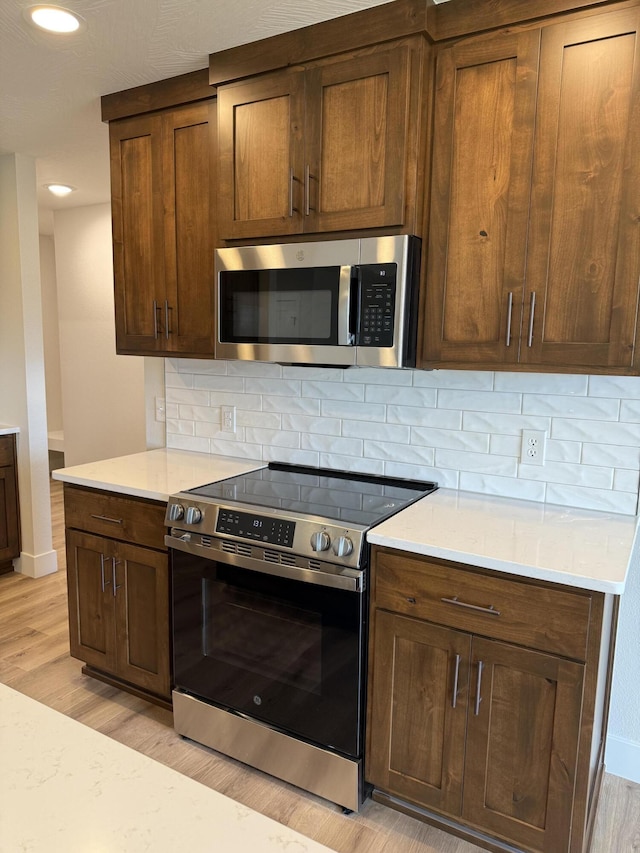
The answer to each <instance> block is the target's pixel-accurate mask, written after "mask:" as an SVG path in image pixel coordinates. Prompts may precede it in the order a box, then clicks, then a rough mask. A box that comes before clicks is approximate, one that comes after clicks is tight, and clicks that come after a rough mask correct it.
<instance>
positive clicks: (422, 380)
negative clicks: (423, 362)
mask: <svg viewBox="0 0 640 853" xmlns="http://www.w3.org/2000/svg"><path fill="white" fill-rule="evenodd" d="M413 384H414V387H416V388H459V389H466V390H468V391H491V390H493V373H490V372H487V371H483V370H414V371H413Z"/></svg>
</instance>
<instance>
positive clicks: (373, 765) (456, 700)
mask: <svg viewBox="0 0 640 853" xmlns="http://www.w3.org/2000/svg"><path fill="white" fill-rule="evenodd" d="M470 646H471V638H470V636H469V635H468V634H464V633H462V632H459V631H454V630H452V629H450V628H441V627H439V626H437V625H432V624H430V623H428V622H420V621H418V620H415V619H409V618H407V617H404V616H397V615H395V614H392V613H387V612H385V611H382V610H378V611H376V623H375V641H374V650H373V661H374V664H373V672H372V676H371V680H370V691H371V693H370V698H369V702H370V709H371V714H370V723H371V725H370V732H369V750H368V757H367V764H366V776H367V781H369V782H372V783H373V784H374V785H378V786H379V787H380V788H382V789H384V790H385V791H388V792H389V793H392V794H397V795H398V796H401V797H404V798H406V799H407V800H411V801H412V802H414V803H418V804H419V805H422V806H425V807H427V808H434V809H438V810H440V811H444V812H448V813H449V814H452V815H459V814H460V808H461V797H462V771H463V761H464V744H465V726H466V712H467V701H468V681H469V654H470Z"/></svg>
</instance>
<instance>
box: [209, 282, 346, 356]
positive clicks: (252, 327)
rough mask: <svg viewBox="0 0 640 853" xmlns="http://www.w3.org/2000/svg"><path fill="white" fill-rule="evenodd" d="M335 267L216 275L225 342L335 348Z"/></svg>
mask: <svg viewBox="0 0 640 853" xmlns="http://www.w3.org/2000/svg"><path fill="white" fill-rule="evenodd" d="M339 284H340V267H314V268H310V269H295V270H290V269H282V270H222V271H221V272H220V304H221V306H222V310H221V312H220V337H221V340H222V341H225V342H228V343H250V344H267V343H272V344H296V343H302V344H308V345H335V344H337V342H338V296H339Z"/></svg>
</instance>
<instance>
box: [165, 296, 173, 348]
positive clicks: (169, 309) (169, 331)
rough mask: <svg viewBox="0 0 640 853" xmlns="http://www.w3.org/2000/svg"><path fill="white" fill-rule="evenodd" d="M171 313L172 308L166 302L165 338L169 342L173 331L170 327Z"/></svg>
mask: <svg viewBox="0 0 640 853" xmlns="http://www.w3.org/2000/svg"><path fill="white" fill-rule="evenodd" d="M169 311H173V309H172V308H171V307H170V305H169V303H168V301H167V300H166V299H165V300H164V336H165V338H166V340H169V335H170V334H171V329H170V327H169Z"/></svg>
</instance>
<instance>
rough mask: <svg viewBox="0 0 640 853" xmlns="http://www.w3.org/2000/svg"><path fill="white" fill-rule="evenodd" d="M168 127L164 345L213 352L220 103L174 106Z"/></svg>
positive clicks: (165, 117)
mask: <svg viewBox="0 0 640 853" xmlns="http://www.w3.org/2000/svg"><path fill="white" fill-rule="evenodd" d="M210 113H211V118H212V119H213V121H212V122H211V124H212V127H211V128H210ZM162 130H163V197H164V204H165V218H164V228H165V231H164V241H163V245H164V252H165V277H166V282H165V284H166V300H165V301H164V304H162V305H161V315H162V317H161V324H160V325H161V330H162V331H161V337H162V344H161V346H160V348H161V349H165V350H167V351H169V352H175V353H182V354H185V355H198V354H202V355H213V331H214V328H215V325H214V305H213V250H214V248H215V246H214V234H213V227H212V226H213V223H212V222H211V216H210V197H211V192H210V190H211V176H210V171H211V170H210V163H211V162H212V161H213V153H212V152H211V136H212V131H213V130H215V105H213V106H209V104H208V103H202V104H196V105H195V106H189V107H183V108H181V109H176V110H170V111H168V112H167V113H165V114H163V116H162Z"/></svg>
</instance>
